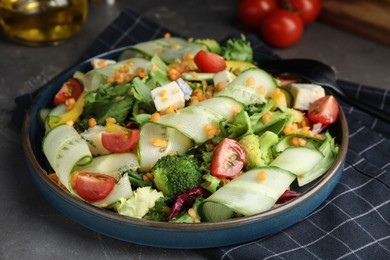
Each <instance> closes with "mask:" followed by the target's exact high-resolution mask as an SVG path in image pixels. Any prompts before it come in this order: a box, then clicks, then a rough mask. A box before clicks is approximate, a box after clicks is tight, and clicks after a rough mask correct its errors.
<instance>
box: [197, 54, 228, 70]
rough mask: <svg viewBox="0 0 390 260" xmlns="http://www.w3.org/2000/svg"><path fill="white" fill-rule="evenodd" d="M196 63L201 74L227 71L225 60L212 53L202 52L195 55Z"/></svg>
mask: <svg viewBox="0 0 390 260" xmlns="http://www.w3.org/2000/svg"><path fill="white" fill-rule="evenodd" d="M194 61H195V64H196V66H197V67H198V69H199V70H200V71H201V72H207V73H215V72H219V71H222V70H224V69H226V62H225V60H224V59H223V58H222V57H221V56H219V55H218V54H215V53H212V52H208V51H204V50H200V51H199V52H198V53H197V54H196V55H195V57H194Z"/></svg>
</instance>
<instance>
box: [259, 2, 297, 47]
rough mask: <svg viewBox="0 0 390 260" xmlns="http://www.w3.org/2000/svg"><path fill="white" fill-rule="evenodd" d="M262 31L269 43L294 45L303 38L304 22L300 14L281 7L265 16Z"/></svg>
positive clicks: (282, 45)
mask: <svg viewBox="0 0 390 260" xmlns="http://www.w3.org/2000/svg"><path fill="white" fill-rule="evenodd" d="M261 33H262V35H263V37H264V39H265V40H266V41H267V42H268V43H269V44H271V45H273V46H276V47H280V48H285V47H289V46H291V45H293V44H294V43H296V42H297V41H298V40H299V39H300V38H301V36H302V33H303V23H302V20H301V19H300V18H299V16H298V15H296V14H294V13H292V12H290V11H287V10H282V9H279V10H276V11H274V12H272V13H271V14H270V15H268V16H267V17H266V18H265V20H264V22H263V24H262V27H261Z"/></svg>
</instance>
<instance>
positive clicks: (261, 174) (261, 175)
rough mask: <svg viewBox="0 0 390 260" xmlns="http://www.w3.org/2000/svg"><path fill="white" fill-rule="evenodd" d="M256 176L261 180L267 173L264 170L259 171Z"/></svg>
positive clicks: (265, 177)
mask: <svg viewBox="0 0 390 260" xmlns="http://www.w3.org/2000/svg"><path fill="white" fill-rule="evenodd" d="M257 178H258V179H259V180H261V181H264V180H265V179H267V173H266V172H264V171H260V172H259V173H258V174H257Z"/></svg>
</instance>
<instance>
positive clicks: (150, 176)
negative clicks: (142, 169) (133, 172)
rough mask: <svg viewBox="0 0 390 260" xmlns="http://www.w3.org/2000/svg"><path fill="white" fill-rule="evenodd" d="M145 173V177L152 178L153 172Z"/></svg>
mask: <svg viewBox="0 0 390 260" xmlns="http://www.w3.org/2000/svg"><path fill="white" fill-rule="evenodd" d="M145 175H146V177H147V178H148V179H149V180H151V181H152V180H153V179H154V176H153V174H151V173H150V172H148V173H146V174H145Z"/></svg>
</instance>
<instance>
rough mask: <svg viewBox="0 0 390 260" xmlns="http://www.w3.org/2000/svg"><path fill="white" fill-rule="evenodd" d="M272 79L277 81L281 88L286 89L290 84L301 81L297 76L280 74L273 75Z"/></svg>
mask: <svg viewBox="0 0 390 260" xmlns="http://www.w3.org/2000/svg"><path fill="white" fill-rule="evenodd" d="M274 78H276V79H277V80H279V82H280V85H281V86H282V87H283V88H288V87H289V86H290V84H292V83H298V82H301V81H302V79H301V78H300V77H299V76H298V75H295V74H292V73H282V74H278V75H274Z"/></svg>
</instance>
